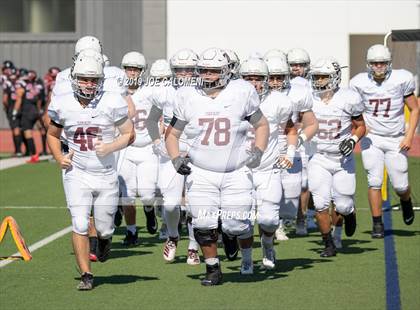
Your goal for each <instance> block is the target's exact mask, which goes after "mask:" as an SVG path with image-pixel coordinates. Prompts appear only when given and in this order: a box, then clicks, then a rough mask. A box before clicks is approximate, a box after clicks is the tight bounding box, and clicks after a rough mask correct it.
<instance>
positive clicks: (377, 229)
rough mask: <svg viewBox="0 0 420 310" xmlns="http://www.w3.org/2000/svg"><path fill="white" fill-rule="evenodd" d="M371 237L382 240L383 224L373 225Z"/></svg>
mask: <svg viewBox="0 0 420 310" xmlns="http://www.w3.org/2000/svg"><path fill="white" fill-rule="evenodd" d="M371 236H372V238H373V239H382V238H383V237H384V224H383V223H373V227H372V233H371Z"/></svg>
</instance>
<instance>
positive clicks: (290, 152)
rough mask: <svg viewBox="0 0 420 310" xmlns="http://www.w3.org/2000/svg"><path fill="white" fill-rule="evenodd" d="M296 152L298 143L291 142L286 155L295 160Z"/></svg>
mask: <svg viewBox="0 0 420 310" xmlns="http://www.w3.org/2000/svg"><path fill="white" fill-rule="evenodd" d="M295 153H296V145H293V144H290V145H288V146H287V151H286V156H287V158H288V159H289V160H291V161H293V158H294V157H295Z"/></svg>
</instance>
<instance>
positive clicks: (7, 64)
mask: <svg viewBox="0 0 420 310" xmlns="http://www.w3.org/2000/svg"><path fill="white" fill-rule="evenodd" d="M12 68H15V65H14V64H13V62H12V61H10V60H5V61H3V67H2V69H12Z"/></svg>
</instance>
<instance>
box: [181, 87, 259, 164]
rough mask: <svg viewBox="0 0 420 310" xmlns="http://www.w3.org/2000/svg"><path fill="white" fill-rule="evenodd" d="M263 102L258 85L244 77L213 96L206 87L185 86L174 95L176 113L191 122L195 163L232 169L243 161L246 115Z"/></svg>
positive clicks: (245, 154) (188, 135)
mask: <svg viewBox="0 0 420 310" xmlns="http://www.w3.org/2000/svg"><path fill="white" fill-rule="evenodd" d="M259 105H260V99H259V97H258V94H257V92H256V91H255V88H254V87H253V86H252V85H251V84H250V83H248V82H246V81H244V80H233V81H230V82H229V84H228V85H227V86H226V87H225V88H224V89H223V90H222V91H221V92H220V93H219V94H218V96H217V97H216V98H214V99H212V98H210V97H209V96H207V95H205V94H204V92H203V91H201V90H199V89H197V88H192V87H182V88H180V89H178V91H177V94H176V98H175V111H174V116H175V117H176V118H177V119H179V120H181V121H186V122H187V123H188V129H187V128H186V130H185V133H186V135H187V139H188V144H189V145H190V146H191V148H190V150H189V153H188V155H189V156H190V158H191V161H192V163H193V164H194V165H196V166H198V167H200V168H203V169H206V170H210V171H215V172H231V171H234V170H236V169H239V168H240V167H242V166H243V165H244V162H245V160H246V158H247V157H248V155H247V152H246V149H247V147H246V144H245V139H246V133H247V126H243V125H242V126H241V124H242V122H243V121H244V120H245V118H246V117H248V116H250V115H252V114H254V113H255V112H256V111H257V110H258V107H259Z"/></svg>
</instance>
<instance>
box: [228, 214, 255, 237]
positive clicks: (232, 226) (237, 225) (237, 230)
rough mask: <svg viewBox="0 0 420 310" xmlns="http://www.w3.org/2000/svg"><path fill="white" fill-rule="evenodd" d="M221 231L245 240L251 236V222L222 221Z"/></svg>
mask: <svg viewBox="0 0 420 310" xmlns="http://www.w3.org/2000/svg"><path fill="white" fill-rule="evenodd" d="M222 230H223V231H224V232H225V233H226V234H228V235H230V236H237V237H238V238H239V239H247V238H249V237H250V236H252V229H251V222H250V221H249V220H245V221H241V220H234V219H227V220H223V222H222Z"/></svg>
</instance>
